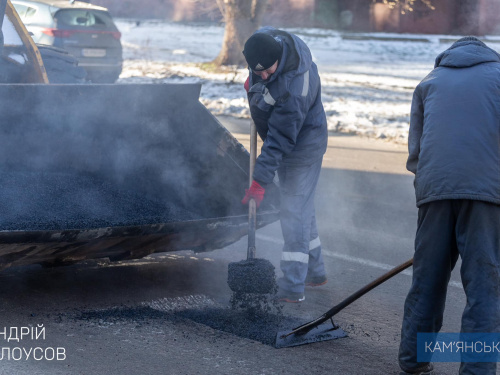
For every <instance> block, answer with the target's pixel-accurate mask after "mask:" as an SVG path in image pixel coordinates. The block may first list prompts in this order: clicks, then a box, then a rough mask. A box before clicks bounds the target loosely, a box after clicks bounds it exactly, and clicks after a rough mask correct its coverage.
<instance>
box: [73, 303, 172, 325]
mask: <svg viewBox="0 0 500 375" xmlns="http://www.w3.org/2000/svg"><path fill="white" fill-rule="evenodd" d="M172 316H173V315H172V313H171V312H165V311H160V310H155V309H153V308H151V307H148V306H137V307H115V308H111V309H106V310H90V311H84V312H82V313H81V314H79V315H76V316H75V320H82V321H87V322H98V323H99V324H101V325H105V324H116V323H124V322H134V323H139V324H141V323H144V322H146V321H149V320H152V319H171V318H172Z"/></svg>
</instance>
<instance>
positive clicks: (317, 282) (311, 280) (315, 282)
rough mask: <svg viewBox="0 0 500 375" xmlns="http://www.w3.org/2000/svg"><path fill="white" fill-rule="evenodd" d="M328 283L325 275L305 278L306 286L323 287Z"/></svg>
mask: <svg viewBox="0 0 500 375" xmlns="http://www.w3.org/2000/svg"><path fill="white" fill-rule="evenodd" d="M327 282H328V279H327V278H326V275H323V276H315V277H309V276H308V277H306V286H321V285H325V284H326V283H327Z"/></svg>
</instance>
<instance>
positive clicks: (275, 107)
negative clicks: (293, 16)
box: [243, 27, 328, 302]
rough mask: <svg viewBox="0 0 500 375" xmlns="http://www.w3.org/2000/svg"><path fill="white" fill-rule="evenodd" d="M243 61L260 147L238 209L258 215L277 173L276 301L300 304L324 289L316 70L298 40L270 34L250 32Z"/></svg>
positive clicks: (323, 133)
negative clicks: (253, 208) (317, 202)
mask: <svg viewBox="0 0 500 375" xmlns="http://www.w3.org/2000/svg"><path fill="white" fill-rule="evenodd" d="M243 54H244V56H245V59H246V61H247V63H248V67H249V77H248V79H247V81H246V82H245V89H246V90H247V93H248V102H249V106H250V113H251V116H252V119H253V121H254V122H255V125H256V127H257V131H258V133H259V135H260V137H261V138H262V140H263V141H264V144H263V146H262V149H261V153H260V155H259V157H258V158H257V162H256V165H255V171H254V174H253V183H252V185H251V187H250V188H249V189H248V190H247V191H246V195H245V197H244V198H243V203H248V201H249V199H250V198H254V199H255V201H256V203H257V207H258V205H259V204H260V202H261V201H262V199H263V198H264V193H265V189H266V186H267V185H269V184H271V183H272V182H273V179H274V178H275V173H276V172H277V174H278V177H279V187H280V194H281V200H280V201H281V203H280V210H281V213H280V222H281V229H282V232H283V238H284V241H285V244H284V247H283V253H282V258H281V263H280V265H281V270H282V271H283V277H282V278H280V279H279V280H278V285H279V291H278V299H279V300H280V301H282V302H301V301H303V300H304V299H305V295H304V287H305V286H306V285H309V286H319V285H323V284H326V282H327V278H326V274H325V268H324V262H323V258H322V255H321V242H320V239H319V236H318V231H317V228H316V216H315V209H314V196H315V192H316V185H317V183H318V179H319V175H320V171H321V163H322V160H323V155H324V153H325V152H326V147H327V141H328V130H327V123H326V115H325V111H324V109H323V104H322V102H321V83H320V78H319V74H318V69H317V66H316V64H315V63H314V62H313V61H312V56H311V52H310V50H309V48H308V47H307V45H306V44H305V43H304V42H303V41H302V40H301V39H300V38H298V37H297V36H296V35H293V34H290V33H287V32H284V31H281V30H278V29H275V28H272V27H264V28H261V29H259V30H257V31H256V32H255V33H254V34H253V35H252V36H251V37H250V38H249V39H248V40H247V42H246V43H245V47H244V51H243Z"/></svg>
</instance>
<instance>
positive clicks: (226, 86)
mask: <svg viewBox="0 0 500 375" xmlns="http://www.w3.org/2000/svg"><path fill="white" fill-rule="evenodd" d="M116 24H117V26H118V28H119V29H120V31H121V32H122V44H123V48H124V51H123V53H124V59H125V61H124V68H123V73H122V74H121V76H120V79H119V81H118V82H119V83H193V82H197V83H201V84H202V89H201V94H200V101H201V102H202V103H203V104H204V105H205V106H206V107H207V108H208V109H209V110H210V111H211V112H212V113H213V114H214V115H229V116H235V117H242V118H248V117H249V116H250V114H249V110H248V104H247V101H246V93H245V90H244V89H243V83H244V81H245V79H246V77H247V76H248V72H247V70H246V69H236V68H234V67H233V68H231V67H228V68H226V69H224V70H223V71H217V72H215V71H213V70H211V69H209V68H206V67H204V65H203V63H207V62H210V61H211V60H213V59H214V58H215V57H216V56H217V54H218V53H219V51H220V49H221V45H222V39H223V35H224V28H223V27H222V26H218V25H204V24H179V23H170V22H163V21H153V20H151V21H131V20H117V22H116ZM288 31H290V32H294V33H296V34H298V35H299V36H300V37H301V38H303V39H304V41H305V42H306V43H307V44H308V46H309V47H310V48H311V52H312V54H313V59H314V61H315V62H316V64H317V65H318V69H319V72H320V76H321V82H322V100H323V105H324V107H325V112H326V115H327V120H328V128H329V130H332V131H339V132H349V133H355V134H361V135H365V136H369V137H376V138H383V139H387V140H391V141H395V142H398V143H406V142H407V137H408V128H409V113H410V106H411V98H412V94H413V90H414V89H415V87H416V85H417V84H418V83H419V82H420V80H422V79H423V78H424V77H425V76H426V75H427V73H428V72H429V71H430V70H432V68H433V66H434V59H435V57H436V56H437V55H438V54H439V53H440V52H442V51H444V50H445V49H446V48H448V47H449V46H450V45H451V44H452V40H453V38H454V37H450V36H443V35H425V36H424V35H402V34H386V33H372V34H363V35H361V36H360V35H359V34H358V35H356V36H355V38H352V36H349V35H346V36H343V35H342V34H340V33H339V32H337V31H334V30H323V29H288ZM356 38H360V39H356ZM408 38H411V39H412V41H408V40H407V39H408ZM455 38H458V37H455ZM415 39H416V40H415ZM488 39H493V38H488ZM497 39H498V38H497ZM489 46H490V47H492V48H493V49H495V50H497V51H498V50H499V47H500V43H498V40H496V39H493V43H490V44H489Z"/></svg>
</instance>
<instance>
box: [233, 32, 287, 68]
mask: <svg viewBox="0 0 500 375" xmlns="http://www.w3.org/2000/svg"><path fill="white" fill-rule="evenodd" d="M282 52H283V49H282V47H281V45H280V43H279V42H278V41H277V40H276V39H274V38H273V37H272V36H271V35H268V34H264V33H256V34H253V35H252V36H251V37H250V38H248V40H247V41H246V43H245V47H244V50H243V55H245V59H246V60H247V63H248V66H249V67H250V69H252V70H255V71H260V70H266V69H269V68H270V67H271V66H273V64H274V63H275V62H276V61H278V60H279V59H280V58H281V54H282Z"/></svg>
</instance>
